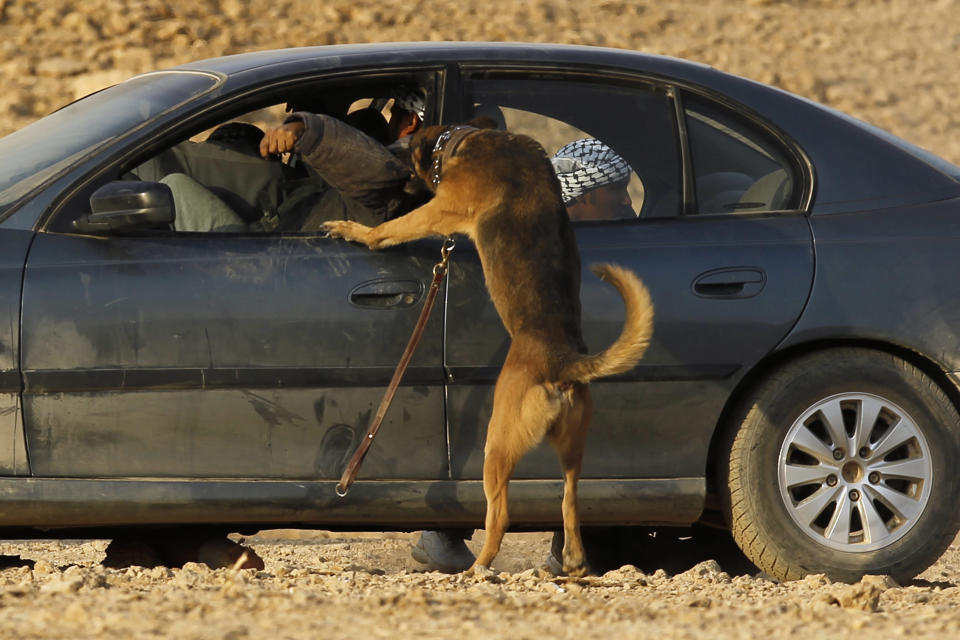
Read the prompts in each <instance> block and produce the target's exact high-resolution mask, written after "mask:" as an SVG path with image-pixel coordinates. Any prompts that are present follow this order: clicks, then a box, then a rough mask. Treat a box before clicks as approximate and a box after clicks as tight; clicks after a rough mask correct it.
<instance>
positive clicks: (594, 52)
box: [177, 42, 711, 76]
mask: <svg viewBox="0 0 960 640" xmlns="http://www.w3.org/2000/svg"><path fill="white" fill-rule="evenodd" d="M319 61H322V64H323V67H325V68H329V69H338V68H350V67H353V66H367V65H369V64H370V63H380V64H384V65H395V64H403V63H418V64H431V63H433V64H440V63H447V62H471V61H475V62H481V61H486V62H490V61H504V62H506V61H511V62H538V63H544V62H555V63H560V64H590V65H597V66H610V67H623V68H629V69H636V68H638V67H642V68H645V69H648V70H650V71H655V70H657V69H662V70H663V71H664V72H665V73H668V74H669V75H674V74H676V73H678V72H679V71H681V70H682V69H690V70H693V69H700V70H707V69H711V67H709V66H708V65H705V64H702V63H698V62H693V61H689V60H682V59H679V58H671V57H669V56H663V55H656V54H650V53H642V52H638V51H631V50H627V49H613V48H607V47H593V46H583V45H566V44H539V43H519V42H383V43H367V44H343V45H322V46H315V47H294V48H289V49H272V50H264V51H254V52H249V53H240V54H234V55H230V56H223V57H219V58H208V59H206V60H198V61H195V62H190V63H188V64H184V65H181V66H179V67H177V68H178V69H190V70H202V71H210V72H214V73H219V74H223V75H226V76H231V75H235V74H238V73H244V72H249V71H254V70H256V69H260V68H263V67H274V66H296V65H298V64H305V63H309V64H310V65H311V66H313V67H314V68H316V65H317V63H318V62H319Z"/></svg>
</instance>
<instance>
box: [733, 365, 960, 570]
mask: <svg viewBox="0 0 960 640" xmlns="http://www.w3.org/2000/svg"><path fill="white" fill-rule="evenodd" d="M742 407H743V409H742V411H741V412H739V415H738V416H737V417H736V418H735V419H736V423H735V424H736V425H737V428H736V433H735V435H734V436H733V437H732V439H731V444H730V446H729V447H728V448H727V453H728V455H726V456H724V459H723V460H722V461H721V462H722V463H723V462H725V463H726V464H721V474H723V476H722V477H721V478H720V480H721V485H720V486H725V487H726V489H727V492H726V495H724V496H722V497H723V498H724V502H725V507H726V516H727V518H728V521H729V523H730V528H731V531H732V533H733V537H734V539H735V540H736V542H737V544H738V545H739V546H740V548H741V549H742V550H743V552H744V554H745V555H746V556H747V557H748V558H750V560H752V561H753V562H754V563H755V564H756V565H757V566H758V567H760V568H761V569H762V570H763V571H765V572H767V573H768V574H770V575H771V576H773V577H775V578H778V579H780V580H793V579H797V578H801V577H803V576H804V575H807V574H814V573H822V574H825V575H827V576H828V577H829V578H831V579H833V580H839V581H845V582H855V581H857V580H859V579H860V578H861V577H862V576H864V575H866V574H883V575H889V576H891V577H893V578H894V579H895V580H897V581H898V582H899V583H901V584H902V583H904V582H906V581H908V580H910V579H911V578H913V577H914V576H916V575H917V574H918V573H920V572H921V571H923V570H924V569H925V568H927V567H928V566H930V565H931V564H932V563H933V562H935V561H936V560H937V559H938V558H939V557H940V555H941V554H942V553H943V552H944V551H945V550H946V548H947V546H948V545H949V544H950V543H951V542H952V541H953V539H954V537H955V535H956V534H957V530H958V527H960V515H958V514H960V510H958V507H957V505H958V498H960V481H958V477H960V474H957V473H956V465H957V464H958V463H960V415H958V413H957V410H956V408H955V407H954V405H953V404H952V403H951V401H950V400H949V398H947V396H946V394H945V393H944V392H943V390H942V389H941V388H940V387H939V386H938V385H937V384H936V383H935V382H934V381H933V380H932V379H931V378H930V377H929V376H927V375H926V374H924V373H923V372H922V371H920V370H919V369H917V368H916V367H914V366H913V365H911V364H909V363H908V362H906V361H904V360H902V359H901V358H898V357H896V356H893V355H891V354H888V353H884V352H880V351H875V350H870V349H859V348H844V349H831V350H826V351H822V352H817V353H813V354H809V355H806V356H803V357H801V358H799V359H797V360H794V361H792V362H790V363H788V364H786V365H784V366H782V367H780V368H779V369H777V370H776V371H774V372H773V373H772V374H770V375H768V376H767V377H766V378H765V379H764V380H763V381H762V382H761V383H760V384H759V385H758V386H757V387H756V388H755V389H754V391H753V393H751V394H750V395H749V397H748V398H747V400H746V402H744V404H743V405H742Z"/></svg>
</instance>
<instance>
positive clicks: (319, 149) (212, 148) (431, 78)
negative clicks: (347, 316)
mask: <svg viewBox="0 0 960 640" xmlns="http://www.w3.org/2000/svg"><path fill="white" fill-rule="evenodd" d="M438 86H439V75H438V74H437V73H435V72H424V73H416V74H412V73H405V74H402V75H386V74H379V73H378V74H376V75H372V76H360V75H358V76H356V77H349V78H348V77H338V78H337V79H335V80H330V81H314V82H312V83H305V84H301V85H297V86H294V87H283V88H282V89H279V90H277V89H274V90H269V91H265V92H264V93H263V94H262V95H260V96H251V97H249V98H246V99H245V100H244V101H243V102H242V103H240V106H243V107H245V108H246V109H247V110H246V111H243V110H241V109H240V108H238V104H233V103H230V102H229V101H227V102H225V103H224V105H223V106H222V107H219V108H218V107H211V108H210V109H208V110H207V112H206V114H205V117H204V119H203V120H202V121H201V120H199V119H198V121H197V122H196V123H192V124H186V123H185V124H184V125H183V127H182V129H181V130H180V131H178V132H172V133H171V134H169V140H168V141H166V142H165V143H164V144H162V145H159V144H156V143H151V146H149V147H145V148H144V149H143V150H142V152H141V154H139V155H134V156H132V157H131V158H130V159H129V160H126V161H124V163H123V164H122V166H117V167H116V168H112V169H110V170H109V171H107V172H105V174H104V175H103V177H102V178H101V179H99V180H97V181H96V182H95V183H91V186H90V187H89V188H87V189H86V190H85V191H84V192H83V193H78V194H77V195H76V196H75V197H74V198H73V199H72V200H71V201H70V202H69V203H68V204H67V205H65V206H64V207H63V208H62V209H61V210H60V211H59V212H58V213H57V215H56V217H55V219H54V220H53V222H52V223H51V224H49V225H48V226H47V230H48V231H54V232H75V231H81V232H99V229H94V230H93V231H90V230H91V228H92V227H91V223H90V220H91V219H95V221H100V220H103V218H104V216H105V215H110V216H114V217H115V218H120V217H121V216H123V219H122V220H120V221H119V223H118V224H121V225H125V226H123V227H122V229H120V231H122V232H123V233H127V234H129V233H136V234H142V233H147V234H155V233H158V232H165V233H170V232H175V233H181V232H182V233H242V234H251V233H252V234H264V233H306V234H317V233H320V229H321V226H322V224H323V222H325V221H327V220H344V219H346V220H355V221H357V222H361V223H363V224H367V225H376V224H379V223H380V222H383V221H384V220H385V219H388V218H389V217H393V216H396V215H401V214H402V213H405V212H406V211H409V210H410V209H412V208H413V207H414V206H416V204H418V203H419V201H418V200H417V199H416V198H417V197H418V196H419V193H416V194H411V193H408V190H407V189H405V187H406V186H407V182H408V181H409V180H410V176H411V174H410V171H409V168H408V167H407V166H406V164H404V163H403V161H402V159H401V158H400V157H399V155H398V154H396V153H394V152H392V151H391V150H389V149H388V148H387V146H388V145H390V144H391V143H392V142H393V141H394V138H395V137H396V135H395V132H394V129H393V128H392V127H390V122H391V118H392V117H393V113H394V112H396V111H397V110H396V109H393V108H392V107H393V103H394V101H395V99H396V98H397V97H398V96H399V97H405V99H406V98H408V96H406V94H405V93H404V92H410V91H412V92H414V93H416V95H417V96H418V99H419V102H417V100H414V101H413V104H418V105H419V108H420V109H421V111H422V113H420V114H419V118H420V121H422V122H426V123H427V124H429V123H432V122H435V121H436V119H437V114H436V113H435V111H436V109H437V108H438V105H439V101H438V100H437V99H436V94H437V87H438ZM405 104H409V102H407V103H405ZM401 111H403V110H402V109H401ZM292 112H296V113H297V115H298V118H299V117H302V118H303V122H305V125H306V129H305V131H306V132H305V133H304V134H303V138H302V139H301V140H302V141H303V142H304V144H305V145H306V146H305V147H303V148H300V147H298V148H297V149H294V152H293V153H289V152H288V153H283V154H269V155H267V156H264V155H262V153H261V146H260V145H261V141H262V140H263V138H264V136H265V134H267V133H268V132H270V131H271V130H273V129H274V128H276V127H279V126H281V125H283V124H284V123H285V122H287V121H288V119H289V118H290V117H291V115H292ZM404 113H406V114H409V113H411V112H409V111H404ZM308 134H309V135H308ZM117 182H120V183H124V184H119V185H117V184H110V183H117ZM131 183H144V184H131ZM154 183H161V184H163V185H165V188H164V187H159V188H158V187H157V185H156V184H154ZM101 187H104V188H106V190H107V194H108V195H109V196H110V198H100V199H99V200H97V199H96V198H94V200H95V201H96V202H92V201H91V198H92V197H94V194H96V193H97V191H96V190H97V189H99V188H101ZM116 189H120V190H132V191H133V193H134V195H135V196H137V197H138V196H139V194H141V193H143V194H145V193H147V192H149V193H151V194H156V195H155V196H153V198H154V199H155V200H156V201H157V202H158V204H156V205H154V208H153V211H155V212H157V213H156V214H155V215H151V216H150V217H141V216H137V215H134V214H136V211H129V212H128V211H127V210H126V209H123V210H122V211H118V212H117V214H116V215H114V208H113V207H115V206H117V205H115V204H113V203H114V201H115V200H116V199H115V198H112V196H113V194H114V191H115V190H116ZM167 193H169V196H170V197H169V198H168V197H167V196H166V194H167ZM144 197H146V196H145V195H144ZM111 198H112V199H111ZM171 199H172V208H171V206H170V204H171V203H170V200H171ZM125 202H126V201H125ZM101 203H102V207H106V208H107V211H106V212H105V213H104V212H103V208H101ZM95 208H96V211H95ZM171 211H172V215H171V213H170V212H171ZM114 228H116V227H114Z"/></svg>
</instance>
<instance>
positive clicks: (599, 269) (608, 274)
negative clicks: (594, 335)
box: [560, 264, 653, 382]
mask: <svg viewBox="0 0 960 640" xmlns="http://www.w3.org/2000/svg"><path fill="white" fill-rule="evenodd" d="M590 270H591V271H593V273H595V274H596V275H597V276H598V277H599V278H600V279H601V280H606V281H607V282H609V283H610V284H612V285H613V286H614V287H616V288H617V291H619V292H620V295H621V296H623V302H624V306H625V307H626V309H627V319H626V322H625V323H624V325H623V331H621V332H620V337H619V338H617V339H616V340H615V341H614V342H613V344H611V345H610V346H609V347H607V348H606V349H604V350H603V351H601V352H600V353H598V354H596V355H581V356H580V357H579V358H578V359H576V360H574V361H573V362H571V363H570V364H568V365H567V366H566V367H564V369H563V371H562V372H561V374H560V375H561V380H563V381H570V382H589V381H590V380H593V379H594V378H602V377H604V376H612V375H614V374H617V373H623V372H624V371H629V370H630V369H632V368H633V366H634V365H635V364H637V362H638V361H639V360H640V358H641V357H643V354H644V352H645V351H646V350H647V347H648V346H650V338H651V337H652V336H653V302H652V301H651V300H650V292H649V291H647V288H646V287H645V286H644V284H643V283H642V282H641V281H640V278H638V277H637V276H636V274H634V273H633V272H632V271H629V270H627V269H624V268H623V267H618V266H617V265H613V264H595V265H591V266H590Z"/></svg>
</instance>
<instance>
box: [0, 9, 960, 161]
mask: <svg viewBox="0 0 960 640" xmlns="http://www.w3.org/2000/svg"><path fill="white" fill-rule="evenodd" d="M958 10H960V1H958V0H922V1H919V2H918V1H916V0H729V1H728V0H657V1H656V2H650V1H644V0H529V1H527V2H522V3H521V2H515V0H482V1H481V0H456V1H454V0H435V1H434V2H411V1H410V0H324V1H323V2H316V1H315V0H270V1H258V0H249V1H244V0H173V1H171V0H166V1H161V0H151V1H145V0H83V1H82V2H81V1H79V0H43V1H27V0H0V80H2V86H3V90H2V91H0V134H5V133H9V132H10V131H12V130H14V129H16V128H17V127H20V126H22V125H24V124H26V123H28V122H30V121H32V120H34V119H36V118H37V117H39V116H41V115H44V114H46V113H48V112H49V111H50V110H52V109H54V108H56V107H59V106H61V105H63V104H65V103H67V102H69V101H71V100H73V99H74V98H76V97H79V96H81V95H85V94H86V93H89V92H91V91H93V90H96V89H99V88H101V87H103V86H105V85H109V84H113V83H115V82H118V81H121V80H123V79H125V78H128V77H130V76H131V75H134V74H136V73H139V72H142V71H148V70H151V69H155V68H162V67H168V66H172V65H175V64H179V63H182V62H186V61H189V60H195V59H199V58H206V57H211V56H219V55H224V54H229V53H237V52H241V51H249V50H255V49H268V48H277V47H286V46H302V45H314V44H331V43H343V42H364V41H400V40H513V41H532V42H565V43H575V44H590V45H603V46H609V47H622V48H629V49H638V50H643V51H648V52H653V53H660V54H666V55H672V56H679V57H684V58H689V59H692V60H697V61H700V62H704V63H707V64H710V65H713V66H716V67H717V68H720V69H723V70H725V71H730V72H732V73H736V74H740V75H744V76H747V77H749V78H753V79H755V80H759V81H762V82H767V83H771V84H774V85H777V86H780V87H782V88H784V89H787V90H789V91H793V92H795V93H798V94H800V95H803V96H806V97H809V98H812V99H814V100H818V101H821V102H824V103H826V104H828V105H831V106H834V107H836V108H838V109H841V110H843V111H846V112H848V113H850V114H852V115H854V116H857V117H859V118H862V119H864V120H867V121H869V122H871V123H873V124H876V125H878V126H880V127H883V128H885V129H888V130H890V131H892V132H893V133H896V134H897V135H900V136H902V137H905V138H907V139H908V140H910V141H912V142H915V143H917V144H919V145H921V146H923V147H925V148H927V149H929V150H931V151H933V152H935V153H938V154H940V155H942V156H944V157H945V158H947V159H948V160H951V161H953V162H960V136H957V135H955V132H956V130H957V125H958V123H960V91H958V88H960V65H957V49H958V46H960V19H958V17H957V16H958V14H960V11H958Z"/></svg>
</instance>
